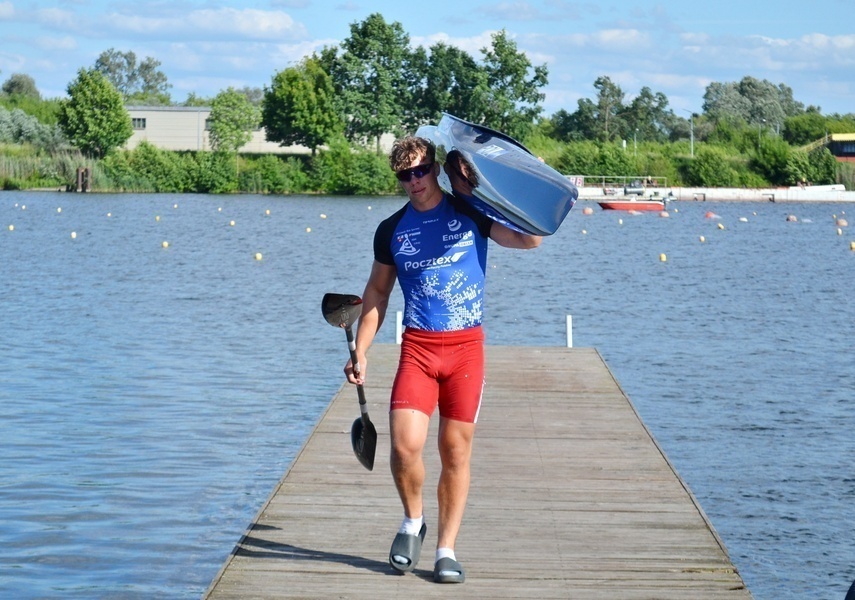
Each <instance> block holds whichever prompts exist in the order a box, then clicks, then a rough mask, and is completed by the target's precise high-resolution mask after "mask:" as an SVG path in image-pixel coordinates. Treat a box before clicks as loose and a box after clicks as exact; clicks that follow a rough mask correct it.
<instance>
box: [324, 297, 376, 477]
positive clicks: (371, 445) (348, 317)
mask: <svg viewBox="0 0 855 600" xmlns="http://www.w3.org/2000/svg"><path fill="white" fill-rule="evenodd" d="M321 311H322V312H323V313H324V319H326V320H327V323H329V324H330V325H332V326H333V327H341V328H342V329H344V332H345V334H347V347H348V349H349V350H350V360H351V362H352V363H353V373H354V375H356V376H357V377H358V376H359V361H357V360H356V341H355V340H354V338H353V330H352V329H351V326H352V325H353V323H354V322H355V321H356V320H357V319H358V318H359V315H361V314H362V298H360V297H359V296H354V295H352V294H324V299H323V301H322V302H321ZM356 393H357V395H358V396H359V410H360V412H361V413H362V416H361V417H359V418H358V419H356V420H355V421H354V422H353V426H351V428H350V442H351V444H352V445H353V453H354V454H356V458H357V459H359V462H360V463H362V466H363V467H365V468H366V469H368V470H369V471H371V470H373V469H374V452H375V451H376V450H377V430H376V429H375V428H374V423H372V422H371V419H369V418H368V406H367V405H366V404H365V391H364V390H363V389H362V385H359V384H357V386H356Z"/></svg>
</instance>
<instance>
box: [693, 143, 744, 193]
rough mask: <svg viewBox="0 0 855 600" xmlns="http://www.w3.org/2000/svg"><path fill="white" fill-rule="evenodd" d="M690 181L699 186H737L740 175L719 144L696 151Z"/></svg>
mask: <svg viewBox="0 0 855 600" xmlns="http://www.w3.org/2000/svg"><path fill="white" fill-rule="evenodd" d="M688 179H689V181H688V183H689V185H692V186H698V187H735V186H737V185H739V175H738V173H737V171H736V169H734V168H733V167H732V166H731V164H730V158H729V156H728V155H727V153H726V152H725V151H724V150H723V149H722V148H720V147H718V146H704V147H702V148H700V149H698V151H697V152H696V153H695V159H694V160H693V161H692V162H691V164H690V165H689V169H688Z"/></svg>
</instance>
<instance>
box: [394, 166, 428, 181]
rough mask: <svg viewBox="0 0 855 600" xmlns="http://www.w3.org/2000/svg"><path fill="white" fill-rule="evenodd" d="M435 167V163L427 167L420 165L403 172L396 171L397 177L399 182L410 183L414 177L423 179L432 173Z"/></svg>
mask: <svg viewBox="0 0 855 600" xmlns="http://www.w3.org/2000/svg"><path fill="white" fill-rule="evenodd" d="M433 165H434V163H427V164H426V165H418V166H415V167H412V168H410V169H404V170H403V171H396V172H395V177H397V178H398V181H410V180H411V179H412V178H413V177H415V178H416V179H421V178H422V177H424V176H425V175H427V174H428V173H430V172H431V170H432V169H433Z"/></svg>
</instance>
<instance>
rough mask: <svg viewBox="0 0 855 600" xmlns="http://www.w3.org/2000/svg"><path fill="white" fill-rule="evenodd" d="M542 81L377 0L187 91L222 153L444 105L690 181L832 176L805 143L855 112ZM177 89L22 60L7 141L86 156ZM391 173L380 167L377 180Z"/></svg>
mask: <svg viewBox="0 0 855 600" xmlns="http://www.w3.org/2000/svg"><path fill="white" fill-rule="evenodd" d="M547 83H548V69H547V67H546V65H533V64H532V63H531V62H530V60H529V59H528V57H527V56H526V55H525V53H524V52H521V51H519V50H518V48H517V46H516V44H515V42H514V41H513V39H512V38H511V37H510V36H509V35H508V33H507V32H506V31H504V30H502V31H500V32H498V33H496V34H494V35H493V36H492V39H491V43H490V44H489V45H488V46H486V47H484V48H481V50H480V56H479V57H478V58H476V57H473V56H471V55H470V54H468V53H467V52H465V51H463V50H461V49H459V48H456V47H454V46H449V45H447V44H444V43H442V42H438V43H436V44H434V45H432V46H431V47H429V48H427V49H425V48H423V47H416V48H413V47H412V46H411V42H410V38H409V35H408V34H407V33H406V32H405V31H404V29H403V27H402V25H401V24H400V23H397V22H395V23H387V22H386V21H385V19H384V18H383V17H382V15H380V14H372V15H370V16H369V17H367V18H366V19H365V20H364V21H362V22H356V23H353V24H352V25H351V27H350V35H349V37H347V38H346V39H345V40H344V41H342V42H341V44H339V45H338V46H331V47H326V48H324V49H322V50H321V51H320V52H317V53H314V54H313V55H311V56H307V57H305V58H304V59H303V60H302V61H300V62H299V63H298V64H295V65H292V66H289V67H287V68H285V69H282V70H280V71H276V72H275V73H273V75H272V77H271V81H270V83H269V85H265V86H264V87H263V88H243V89H234V88H228V89H227V90H224V91H222V92H220V93H219V94H217V95H216V96H215V97H214V98H210V99H207V98H200V97H197V96H195V95H193V94H191V95H190V96H188V98H187V100H186V101H185V102H184V103H183V104H185V105H207V106H210V107H211V116H210V134H211V143H212V147H213V149H214V151H215V152H225V153H230V154H236V153H237V152H238V151H239V150H240V148H241V147H242V146H243V145H244V144H245V143H246V142H247V141H248V140H249V139H250V136H251V132H252V131H253V130H254V129H256V128H257V127H258V126H259V125H261V126H263V127H264V129H265V131H266V135H267V139H268V140H269V141H274V142H278V143H280V144H281V145H283V146H287V145H291V144H302V145H304V146H307V147H308V148H310V149H311V151H312V158H311V159H310V160H309V161H308V162H307V163H306V165H307V168H310V165H311V161H313V160H315V159H316V158H317V159H318V160H320V159H319V157H317V156H316V155H317V154H319V152H318V151H319V149H321V150H322V151H321V152H320V154H323V153H324V152H329V151H331V150H332V149H334V148H338V149H340V148H341V147H342V144H347V145H349V146H351V147H352V148H353V149H356V151H360V152H365V151H370V150H373V151H374V152H378V153H379V140H380V136H382V135H383V134H387V133H392V134H395V135H401V134H403V133H405V132H412V131H414V130H415V129H416V128H417V127H418V126H420V125H422V124H425V123H435V122H437V120H438V119H439V118H440V116H441V113H442V112H449V113H452V114H455V115H456V116H458V117H461V118H463V119H466V120H469V121H473V122H476V123H481V124H484V125H487V126H489V127H492V128H494V129H498V130H501V131H503V132H505V133H507V134H509V135H511V136H513V137H516V138H518V139H520V140H522V141H523V142H525V143H527V144H529V145H530V146H532V147H533V149H536V150H537V151H538V152H539V153H542V154H543V155H544V156H545V158H547V160H548V162H550V164H552V165H553V166H555V167H556V168H558V169H559V170H561V171H563V172H567V173H568V174H569V173H572V174H598V175H618V174H625V173H622V172H621V173H618V172H614V171H615V170H618V171H630V173H629V174H645V175H654V176H667V177H669V179H670V180H671V181H674V182H675V183H677V182H685V183H688V184H696V185H730V184H737V185H739V184H741V185H749V184H754V183H760V184H762V183H765V184H770V183H771V184H786V183H795V182H797V181H801V180H810V181H813V182H816V183H820V182H823V183H826V182H833V181H828V180H829V179H831V180H836V179H840V178H841V176H842V175H846V173H840V172H837V169H836V168H831V167H832V166H833V165H832V164H831V163H830V162H829V156H826V155H824V154H823V153H822V151H819V152H814V153H813V154H811V153H807V152H805V153H802V154H800V151H799V150H798V148H799V147H800V146H803V145H805V144H807V143H808V142H811V141H813V140H816V139H818V138H820V137H822V136H823V135H826V134H828V133H836V132H855V114H851V113H850V114H848V115H836V114H835V115H822V113H821V110H820V108H819V107H815V106H808V107H805V106H804V105H803V104H802V103H800V102H798V101H797V100H795V99H794V97H793V91H792V89H790V88H789V87H788V86H786V85H784V84H777V85H775V84H773V83H771V82H769V81H766V80H758V79H755V78H753V77H744V78H743V79H742V80H741V81H739V82H731V83H719V82H714V83H711V84H710V85H709V86H708V87H707V89H706V91H705V94H704V98H703V108H702V112H700V113H697V114H688V112H687V111H686V112H687V116H685V117H684V116H681V115H678V114H676V113H675V112H674V110H673V109H672V108H671V107H670V106H669V102H668V98H667V97H666V96H665V95H664V94H663V93H661V92H655V91H653V90H651V89H650V88H648V87H643V88H642V89H641V90H640V91H639V92H638V93H637V94H636V95H634V96H632V97H631V99H628V97H627V93H626V92H625V91H624V90H623V89H621V87H620V86H619V85H617V84H616V83H615V82H613V81H612V80H611V79H610V78H609V77H606V76H602V77H599V78H597V80H596V81H595V82H594V84H593V88H594V92H595V96H594V97H593V98H583V99H580V100H579V101H578V104H577V106H576V107H575V110H573V111H572V112H571V111H570V110H568V109H561V110H559V111H557V112H556V113H555V114H553V115H551V116H549V117H545V116H543V115H542V112H543V108H542V103H543V100H544V97H545V96H544V93H543V88H544V87H545V86H546V85H547ZM170 87H171V86H170V84H169V83H168V81H167V78H166V76H165V75H164V74H163V72H162V71H161V70H160V63H159V62H158V61H156V60H155V59H153V58H151V57H146V58H144V59H143V60H141V61H140V60H138V59H137V57H136V55H135V54H134V53H133V52H121V51H118V50H115V49H112V48H111V49H110V50H107V51H105V52H103V53H102V54H101V55H100V56H99V57H98V59H97V60H96V62H95V64H94V65H93V66H92V67H90V68H84V69H80V70H79V71H78V74H77V77H76V79H74V80H73V81H72V82H71V83H69V86H68V89H67V91H68V98H66V99H62V100H49V101H45V100H40V98H39V94H38V90H36V88H35V84H34V82H33V81H32V79H31V78H29V77H28V76H26V75H22V74H15V75H13V76H12V77H10V78H9V80H7V81H6V83H4V84H3V88H2V92H3V94H2V95H0V142H7V143H9V142H11V143H15V142H20V143H30V144H35V145H37V146H38V145H41V147H44V148H48V149H56V147H57V146H59V145H61V141H60V140H61V139H62V138H63V136H64V138H65V139H66V140H67V142H68V143H70V144H71V145H73V146H74V147H75V148H78V149H79V150H80V151H82V152H83V153H84V154H85V155H86V156H89V157H92V158H97V159H103V158H105V157H106V156H108V155H109V154H110V153H112V152H114V151H116V150H117V149H118V148H121V147H122V146H123V145H124V144H125V143H126V142H127V140H128V139H129V138H130V136H131V134H132V129H131V124H130V119H129V116H128V113H127V109H126V106H128V105H163V104H170V103H171V98H170V96H169V89H170ZM94 106H97V107H98V110H93V107H94ZM4 111H5V113H6V115H5V116H4ZM15 111H18V112H15ZM39 111H40V114H39ZM13 113H14V117H12V116H11V115H12V114H13ZM22 115H24V116H22ZM27 115H28V116H27ZM28 118H32V119H35V120H36V121H37V122H38V123H39V124H40V125H41V126H42V127H45V128H47V129H45V130H40V131H38V133H34V132H35V131H36V130H37V129H38V127H35V126H27V125H26V124H24V121H26V120H27V119H28ZM10 123H11V124H10ZM48 130H49V131H48ZM50 132H52V133H50ZM628 140H631V142H632V148H633V153H632V154H631V155H630V154H629V152H628V151H627V150H626V149H625V144H626V143H627V141H628ZM687 141H688V142H689V143H690V144H691V145H690V147H689V148H686V145H687V144H686V142H687ZM639 144H640V147H641V157H640V158H639V154H638V148H639ZM695 144H697V145H698V146H697V150H698V152H697V153H696V152H695ZM622 145H624V147H621V146H622ZM686 150H688V152H686ZM616 152H617V153H616ZM620 152H622V154H621V153H620ZM825 152H826V153H827V151H825ZM618 157H619V158H620V160H617V158H618ZM711 157H712V158H711ZM832 160H833V159H832ZM705 162H707V163H709V162H713V163H717V164H718V167H719V168H721V169H722V170H721V173H724V175H721V174H719V175H717V176H715V177H713V174H714V173H715V171H716V169H715V168H710V167H706V168H702V167H703V165H704V163H705ZM224 164H225V163H224ZM234 164H235V166H236V169H235V171H236V172H235V178H236V181H238V182H239V178H240V168H239V161H237V160H235V161H234ZM591 169H595V170H591ZM850 175H851V174H850ZM711 178H712V179H714V180H711ZM387 184H388V181H387V180H385V178H383V181H382V182H381V183H380V184H379V185H378V188H380V189H386V188H387V187H388V185H387Z"/></svg>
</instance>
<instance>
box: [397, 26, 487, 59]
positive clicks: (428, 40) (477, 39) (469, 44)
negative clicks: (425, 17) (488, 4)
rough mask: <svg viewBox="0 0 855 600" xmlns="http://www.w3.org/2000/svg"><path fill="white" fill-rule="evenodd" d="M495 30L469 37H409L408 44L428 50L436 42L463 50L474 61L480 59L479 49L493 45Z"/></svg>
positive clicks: (436, 35)
mask: <svg viewBox="0 0 855 600" xmlns="http://www.w3.org/2000/svg"><path fill="white" fill-rule="evenodd" d="M495 34H496V31H495V30H488V31H484V32H482V33H479V34H478V35H475V36H471V37H451V36H450V35H448V34H447V33H435V34H433V35H429V36H411V37H410V42H411V43H412V45H413V46H424V47H425V49H427V48H430V47H431V46H433V45H434V44H436V43H437V42H442V43H443V44H445V45H447V46H454V47H455V48H459V49H460V50H463V51H464V52H466V53H467V54H469V55H470V56H472V58H474V59H475V60H480V59H481V58H482V55H481V48H489V47H491V46H492V45H493V35H495Z"/></svg>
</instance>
